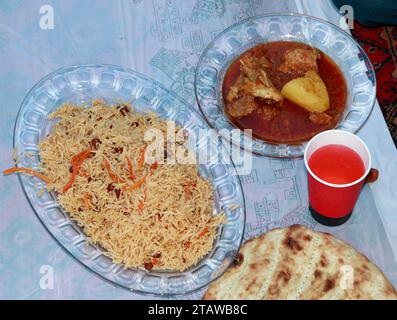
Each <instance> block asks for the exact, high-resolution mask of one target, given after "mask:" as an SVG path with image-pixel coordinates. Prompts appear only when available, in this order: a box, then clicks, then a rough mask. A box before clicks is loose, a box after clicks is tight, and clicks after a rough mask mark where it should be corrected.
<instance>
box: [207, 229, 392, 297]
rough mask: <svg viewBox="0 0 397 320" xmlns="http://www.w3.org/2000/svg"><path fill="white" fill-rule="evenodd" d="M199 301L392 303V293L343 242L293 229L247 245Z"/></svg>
mask: <svg viewBox="0 0 397 320" xmlns="http://www.w3.org/2000/svg"><path fill="white" fill-rule="evenodd" d="M204 299H206V300H225V299H230V300H238V299H247V300H248V299H256V300H259V299H397V293H396V291H395V289H394V288H393V286H392V285H391V284H390V282H389V281H388V280H387V279H386V277H385V276H384V274H383V273H382V271H380V270H379V269H378V268H377V267H376V266H375V265H374V264H373V263H371V262H370V261H369V260H368V259H367V258H366V257H365V256H363V255H362V254H360V253H359V252H357V251H356V250H355V249H353V248H352V247H351V246H349V245H348V244H346V243H344V242H342V241H340V240H338V239H336V238H335V237H333V236H332V235H330V234H327V233H322V232H316V231H313V230H310V229H308V228H306V227H304V226H301V225H293V226H291V227H289V228H285V229H274V230H272V231H270V232H268V233H266V234H263V235H261V236H260V237H258V238H255V239H251V240H249V241H247V242H246V243H245V244H244V245H243V246H242V247H241V249H240V252H239V254H238V255H237V258H236V260H235V264H234V265H233V266H232V267H230V269H229V270H228V271H226V273H225V274H224V275H223V276H222V277H220V278H219V279H218V280H217V281H215V282H214V283H213V284H212V285H211V286H210V287H209V289H208V291H207V292H206V293H205V295H204Z"/></svg>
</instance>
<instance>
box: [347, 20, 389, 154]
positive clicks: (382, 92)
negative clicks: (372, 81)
mask: <svg viewBox="0 0 397 320" xmlns="http://www.w3.org/2000/svg"><path fill="white" fill-rule="evenodd" d="M352 34H353V37H354V38H355V39H356V40H357V41H358V42H359V43H360V44H361V46H362V47H363V49H364V50H365V52H366V53H367V55H368V57H369V59H370V60H371V62H372V64H373V66H374V69H375V72H376V78H377V84H378V86H377V88H378V89H377V97H378V101H379V104H380V107H381V109H382V113H383V116H384V117H385V120H386V123H387V126H388V128H389V130H390V134H391V136H392V138H393V141H394V144H395V146H396V147H397V27H395V26H393V27H392V26H382V27H375V28H373V27H371V28H370V27H365V26H363V25H361V24H360V23H359V22H357V21H356V22H355V24H354V29H353V30H352Z"/></svg>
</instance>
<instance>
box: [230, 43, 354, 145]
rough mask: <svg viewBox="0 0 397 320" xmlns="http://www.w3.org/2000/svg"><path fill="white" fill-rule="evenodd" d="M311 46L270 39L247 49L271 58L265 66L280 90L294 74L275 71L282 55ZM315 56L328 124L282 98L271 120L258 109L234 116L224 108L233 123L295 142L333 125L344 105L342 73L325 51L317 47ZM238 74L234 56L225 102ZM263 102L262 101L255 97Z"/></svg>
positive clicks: (279, 140)
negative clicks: (324, 91) (324, 89)
mask: <svg viewBox="0 0 397 320" xmlns="http://www.w3.org/2000/svg"><path fill="white" fill-rule="evenodd" d="M295 48H310V46H308V45H305V44H302V43H298V42H288V41H277V42H269V43H266V44H261V45H258V46H256V47H254V48H252V49H250V50H248V51H247V52H246V53H244V54H243V55H242V56H240V58H241V57H243V56H244V55H245V54H247V53H251V54H254V55H255V56H256V57H260V56H263V55H264V56H265V57H266V58H267V59H268V60H270V62H271V67H270V68H269V69H268V70H267V72H268V75H269V77H270V80H271V81H272V83H273V85H274V86H275V87H276V89H277V90H279V91H281V89H282V88H283V86H284V85H285V84H286V83H287V82H289V81H290V80H292V79H293V78H294V76H293V75H291V74H288V73H282V72H280V71H278V70H277V69H278V67H279V66H280V65H281V63H282V62H283V56H284V54H285V52H286V51H287V50H289V49H295ZM319 53H320V54H319V58H318V59H317V64H318V69H319V75H320V77H321V78H322V80H323V81H324V83H325V85H326V87H327V90H328V94H329V98H330V105H331V106H330V108H329V109H328V110H327V113H328V114H329V115H331V116H332V117H333V119H332V123H331V124H328V125H319V124H315V123H313V122H312V121H310V119H309V115H310V113H309V112H308V111H307V110H305V109H304V108H302V107H299V106H298V105H296V104H294V103H293V102H290V101H288V100H287V99H284V102H283V104H282V106H281V107H280V110H278V112H277V116H276V117H275V118H274V119H272V120H266V119H264V118H263V117H262V116H261V114H260V111H259V112H258V110H257V111H254V112H253V113H251V114H250V115H248V116H245V117H242V118H233V117H232V116H230V114H229V113H228V112H227V108H225V110H226V113H227V114H228V116H229V118H230V120H231V121H232V123H233V124H234V125H235V126H237V127H238V128H240V129H242V130H243V129H252V134H253V136H254V137H256V138H259V139H262V140H265V141H268V142H273V143H294V142H296V143H297V142H300V141H306V140H309V139H310V138H311V137H313V136H314V135H316V134H317V133H319V132H321V131H324V130H328V129H332V128H334V127H335V126H336V125H337V123H338V122H339V120H340V118H341V116H342V114H343V111H344V109H345V106H346V100H347V86H346V82H345V79H344V76H343V74H342V72H341V70H340V69H339V67H338V66H337V65H336V63H335V62H334V61H333V60H332V59H331V58H330V57H329V56H328V55H326V54H325V53H323V52H321V51H320V50H319ZM239 75H240V59H236V60H235V61H234V62H233V63H232V64H231V66H230V67H229V69H228V71H227V72H226V75H225V77H224V80H223V87H222V94H223V98H224V104H225V105H226V100H225V98H226V96H227V93H228V91H229V88H230V87H231V86H232V85H233V84H234V83H235V81H236V80H237V78H238V77H239ZM256 102H257V103H260V104H266V102H265V101H256Z"/></svg>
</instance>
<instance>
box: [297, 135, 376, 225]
mask: <svg viewBox="0 0 397 320" xmlns="http://www.w3.org/2000/svg"><path fill="white" fill-rule="evenodd" d="M331 144H339V145H343V146H346V147H349V148H350V149H352V150H354V151H355V152H357V154H358V155H359V156H360V157H361V160H362V161H363V163H364V168H365V172H364V174H363V175H362V176H361V177H360V178H359V179H357V180H355V181H353V182H351V183H347V184H334V183H329V182H327V181H324V180H322V179H320V178H319V177H318V176H316V174H314V173H313V171H312V170H311V169H310V166H309V160H310V157H311V156H312V155H313V153H314V152H315V151H316V150H317V149H319V148H321V147H324V146H327V145H331ZM304 161H305V166H306V169H307V171H308V175H307V176H308V191H309V210H310V212H311V214H312V216H313V218H314V219H315V220H316V221H317V222H319V223H321V224H324V225H327V226H338V225H341V224H343V223H345V222H346V221H347V220H348V219H349V218H350V217H351V214H352V211H353V208H354V206H355V204H356V202H357V199H358V196H359V194H360V191H361V189H362V186H363V184H364V182H365V178H366V177H367V176H368V173H369V172H370V170H371V154H370V152H369V150H368V147H367V146H366V144H365V143H364V142H363V141H362V140H361V139H360V138H359V137H358V136H356V135H354V134H352V133H350V132H346V131H342V130H328V131H324V132H321V133H320V134H318V135H316V136H315V137H314V138H312V139H311V140H310V141H309V143H308V144H307V146H306V149H305V154H304Z"/></svg>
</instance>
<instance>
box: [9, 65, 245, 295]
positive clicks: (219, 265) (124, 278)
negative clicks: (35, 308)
mask: <svg viewBox="0 0 397 320" xmlns="http://www.w3.org/2000/svg"><path fill="white" fill-rule="evenodd" d="M93 101H101V102H100V103H102V104H103V106H104V107H106V106H114V107H117V108H120V106H124V104H128V103H130V104H131V105H132V108H133V112H134V113H135V112H136V113H137V114H139V115H144V116H145V117H150V114H154V115H155V116H158V118H159V119H161V121H163V120H164V121H165V120H167V121H172V122H175V124H176V126H177V127H178V128H182V129H183V130H184V132H187V134H186V136H189V135H192V136H196V137H200V138H199V139H195V140H193V141H189V145H188V147H189V149H191V150H193V151H194V154H195V155H196V156H197V155H198V154H201V152H202V150H204V149H205V150H214V151H213V152H212V153H211V155H210V156H207V157H201V158H200V162H199V163H198V164H197V170H198V171H197V172H198V173H199V177H200V178H202V179H204V180H205V181H208V182H209V185H210V186H211V189H210V190H211V191H210V192H211V193H212V194H211V195H210V197H209V198H208V199H211V201H212V204H211V208H213V209H214V210H213V212H212V215H213V216H214V219H217V218H218V216H220V215H223V216H224V219H217V221H221V220H222V223H219V224H218V225H217V226H216V228H215V229H213V231H214V234H213V237H212V238H211V242H212V244H211V245H210V246H209V247H210V249H208V252H206V253H205V255H204V256H200V257H199V258H198V259H197V262H195V263H192V264H190V265H186V268H185V267H180V268H160V267H159V268H156V266H155V265H154V266H153V264H156V263H158V261H159V260H161V259H162V256H161V253H156V254H155V255H154V256H153V260H152V262H153V264H152V263H151V262H149V264H150V267H147V266H148V264H147V262H146V264H145V263H144V261H143V262H142V266H139V265H136V264H135V265H134V263H133V262H132V263H131V261H134V259H133V258H134V256H132V257H131V259H130V260H129V261H130V263H129V264H130V265H128V266H127V267H126V264H125V261H124V260H125V259H123V258H122V257H121V258H120V257H119V258H116V259H115V257H114V256H112V255H111V254H109V250H110V251H111V250H112V248H113V246H112V244H110V245H109V246H107V249H109V248H110V249H109V250H107V249H104V247H106V245H101V243H100V242H98V241H95V239H94V240H93V239H92V238H91V237H89V236H87V234H86V232H85V231H84V228H86V226H85V225H84V222H86V223H87V224H89V225H90V226H92V224H93V222H92V221H93V220H92V219H95V216H94V218H93V217H92V216H89V215H88V216H87V217H88V218H87V219H85V220H84V221H83V223H82V220H81V219H80V220H79V219H77V221H76V218H73V217H75V216H76V214H74V215H73V214H70V213H69V212H68V211H67V210H65V205H61V203H60V202H62V201H60V199H63V202H66V200H65V198H66V194H67V192H69V193H70V192H71V190H69V189H70V188H71V185H73V183H75V184H76V183H78V181H80V180H76V181H77V182H76V181H73V182H71V183H70V185H69V186H68V187H66V186H65V187H64V190H63V191H64V192H65V194H62V191H60V190H62V188H58V189H56V188H53V189H49V190H48V189H47V188H46V184H45V182H44V181H43V180H42V179H39V178H38V177H35V176H30V175H22V174H21V175H19V179H20V182H21V184H22V187H23V190H24V193H25V195H26V197H27V199H28V201H29V203H30V205H31V207H32V209H33V210H34V212H35V213H36V215H37V217H38V218H39V220H40V221H41V222H42V224H43V225H44V226H45V227H46V229H47V230H48V231H49V233H50V234H51V235H52V236H53V237H54V239H55V240H56V241H57V242H58V243H59V244H60V245H61V246H62V247H63V248H65V249H66V250H67V251H68V252H69V253H70V254H71V255H72V256H73V257H75V258H76V259H77V260H78V261H80V262H81V263H82V264H83V265H85V266H86V267H88V268H89V269H90V270H91V271H93V272H95V273H96V274H98V275H99V276H101V277H102V278H104V279H106V280H108V281H110V282H112V283H114V284H116V285H118V286H121V287H123V288H125V289H128V290H131V291H133V292H135V293H139V294H149V295H150V294H151V295H161V296H165V297H167V296H176V295H184V294H188V293H192V292H195V291H197V290H200V289H202V288H204V287H206V286H207V285H208V284H210V283H211V282H212V281H214V280H216V279H217V278H218V277H219V276H220V275H222V274H223V272H224V271H225V270H226V269H227V268H228V267H229V266H230V265H231V263H233V261H234V259H235V255H236V253H237V251H238V249H239V247H240V245H241V242H242V239H243V235H244V226H245V203H244V196H243V192H242V188H241V184H240V180H239V178H238V175H237V171H236V168H235V166H234V165H233V162H232V161H231V160H230V156H229V154H228V151H227V150H226V149H225V148H224V146H223V145H222V142H221V141H220V139H219V138H218V137H217V136H216V133H215V132H212V131H206V130H208V129H209V127H208V125H207V124H206V122H205V121H204V120H203V119H202V117H201V116H200V115H199V114H198V113H197V112H196V111H195V110H194V109H193V108H191V107H190V106H188V105H187V104H186V103H185V102H184V101H183V100H181V99H180V98H179V97H178V96H177V95H175V94H174V93H172V92H170V91H169V90H167V89H166V88H164V87H163V86H162V85H161V84H159V83H157V82H156V81H154V80H151V79H149V78H147V77H146V76H144V75H142V74H139V73H137V72H134V71H131V70H126V69H123V68H120V67H117V66H111V65H80V66H71V67H65V68H61V69H59V70H57V71H55V72H53V73H51V74H49V75H47V76H46V77H45V78H43V79H42V80H40V81H39V82H38V83H37V84H36V85H35V86H34V87H33V88H32V89H31V90H30V92H29V93H28V94H27V96H26V98H25V99H24V101H23V103H22V105H21V108H20V110H19V113H18V116H17V120H16V124H15V131H14V149H15V153H16V155H17V159H18V160H17V167H19V168H28V169H33V170H36V171H42V170H43V169H42V168H43V162H42V160H43V159H42V158H43V157H44V156H43V155H44V154H45V155H46V156H45V157H46V161H47V162H48V161H50V160H51V159H52V160H53V161H55V162H58V163H59V165H60V169H59V170H60V171H62V170H63V169H62V168H66V166H69V165H70V163H69V162H68V161H70V159H58V158H59V155H58V156H57V158H56V159H54V158H51V154H50V153H49V152H48V151H47V152H46V153H41V152H42V149H43V145H40V143H41V142H42V141H45V140H46V139H47V146H46V148H47V149H48V148H50V147H51V143H48V137H49V136H51V134H52V133H53V132H54V130H55V129H54V128H56V124H57V123H59V119H56V118H55V119H49V118H48V117H49V115H50V114H52V113H53V112H54V111H56V110H59V108H60V107H61V106H63V105H65V104H71V105H75V106H83V107H84V108H87V110H88V109H89V108H93V106H95V103H94V104H93ZM132 108H131V109H132ZM115 110H119V109H115ZM123 110H124V111H123ZM125 110H126V109H124V107H123V109H122V110H121V114H122V115H123V116H124V115H125ZM104 112H105V113H106V110H105V111H104ZM127 112H128V111H127ZM116 113H117V111H115V114H116ZM111 116H112V115H111ZM116 116H117V115H116ZM89 118H90V119H91V117H89ZM99 118H100V119H101V120H102V116H101V117H99ZM99 118H98V120H99ZM143 119H144V118H143ZM73 121H75V122H76V125H78V120H76V119H74V120H73ZM87 121H88V120H87ZM139 121H144V120H139ZM84 123H85V122H84ZM134 123H135V122H134ZM69 125H71V124H69ZM109 132H111V128H110V129H109ZM200 132H201V133H202V132H207V133H206V136H211V139H206V138H204V139H202V137H203V136H202V135H201V136H200ZM127 137H128V136H127ZM111 138H112V137H110V138H109V139H111ZM54 141H55V142H56V139H55V140H54ZM58 142H59V144H60V148H62V144H63V142H62V141H58ZM64 142H65V141H64ZM102 142H103V141H99V142H98V140H97V139H92V140H91V141H90V145H91V146H92V148H93V149H95V150H94V152H93V153H92V154H91V156H90V157H91V158H94V159H95V157H96V156H97V157H99V156H101V157H102V156H103V155H102V154H100V152H99V151H97V150H96V149H97V147H98V145H99V144H100V143H102ZM104 144H105V143H104ZM75 147H76V148H77V149H78V146H75ZM94 147H95V148H94ZM40 148H41V149H40ZM68 148H69V149H70V148H71V149H73V148H74V146H70V147H68ZM77 149H76V150H77ZM124 149H125V150H124V151H123V148H121V151H120V148H118V147H116V148H113V150H116V151H115V152H118V153H122V152H124V153H125V152H126V150H127V149H128V147H127V148H124ZM79 150H81V148H80V149H79ZM95 152H96V153H95ZM83 153H84V152H83ZM206 155H208V154H206ZM90 157H88V158H90ZM126 159H127V158H126ZM203 159H204V160H203ZM224 159H229V160H230V161H224ZM75 160H76V159H75ZM78 161H79V160H77V162H78ZM88 161H94V160H93V159H89V160H88ZM122 161H124V160H122ZM122 161H120V166H121V165H123V163H124V162H122ZM134 161H135V160H133V161H132V163H133V165H134V166H137V163H138V162H140V159H137V160H136V161H135V162H134ZM71 163H72V166H70V169H69V172H70V173H71V175H73V171H74V170H77V169H76V168H77V167H76V168H75V167H74V165H75V164H74V162H73V161H72V162H71ZM116 164H117V162H116ZM127 164H128V166H127ZM130 164H131V163H130V161H129V160H128V159H127V162H126V163H125V164H124V165H125V168H126V169H125V170H124V169H123V170H124V171H120V173H118V172H116V173H118V174H119V178H117V179H120V181H118V180H117V179H116V178H115V177H114V175H115V174H114V172H113V171H111V169H110V165H111V166H112V167H113V168H114V165H115V164H114V163H112V164H110V165H109V164H108V163H107V160H106V163H105V165H104V166H100V165H99V167H100V170H99V171H101V170H103V171H104V172H105V173H101V172H99V173H98V170H96V172H97V176H98V177H99V178H93V179H100V178H101V177H103V176H104V175H107V174H108V175H109V176H110V178H111V179H113V181H114V184H112V186H111V184H108V185H107V191H104V192H111V193H112V194H113V191H114V189H115V188H116V189H117V188H118V186H119V182H120V183H121V181H122V182H123V183H124V182H125V181H126V180H128V177H129V176H131V175H133V173H132V172H131V171H129V170H128V169H131V168H132V166H131V167H130ZM160 166H161V165H160ZM96 167H98V165H97V166H96ZM160 168H161V167H160ZM106 169H107V170H108V173H106ZM131 170H132V169H131ZM160 173H161V170H159V169H158V165H157V163H156V164H152V165H151V166H150V169H149V167H148V171H147V173H146V174H145V172H144V171H143V169H142V176H144V177H145V178H148V179H149V178H150V179H152V185H153V179H155V177H156V174H157V175H158V176H160ZM65 174H69V173H65ZM137 174H139V172H138V173H137ZM164 174H165V175H166V173H164ZM164 174H163V175H164ZM121 175H123V176H121ZM175 175H177V173H176V174H175ZM83 176H84V175H82V173H81V172H80V176H79V178H78V179H83V178H82V177H83ZM134 178H135V177H132V178H131V179H132V180H131V182H130V184H129V185H126V186H124V188H125V189H123V190H125V192H129V191H131V197H132V196H134V195H136V194H138V190H140V189H142V188H141V187H142V186H141V184H142V181H143V180H144V179H141V180H142V181H140V180H139V178H138V177H136V180H135V181H134ZM115 179H116V180H115ZM90 180H91V178H90ZM204 180H203V181H204ZM137 181H138V182H137ZM160 181H161V180H160ZM98 183H99V182H98ZM125 184H127V182H125ZM142 185H143V184H142ZM99 188H100V186H99ZM147 188H150V184H149V183H148V187H147ZM189 188H192V186H190V187H189ZM194 188H196V184H195V185H194ZM197 188H198V187H197ZM203 188H204V189H203V190H207V189H205V187H203ZM75 189H76V190H77V191H78V190H79V189H77V187H76V188H75ZM120 189H121V187H120ZM182 190H184V191H185V192H187V194H188V195H189V197H188V198H187V199H188V200H187V201H190V203H191V200H192V195H191V193H192V192H193V191H192V190H191V189H188V190H187V189H186V186H184V189H182ZM57 191H58V192H57ZM77 191H76V192H77ZM80 191H81V190H80ZM80 191H78V192H80ZM91 192H93V190H91ZM146 192H147V191H146V189H145V193H141V195H140V197H141V198H139V199H140V200H139V201H138V200H137V202H136V204H137V205H138V211H139V210H140V211H139V212H145V213H142V216H143V218H142V219H146V218H145V217H150V216H151V211H150V210H149V207H150V203H152V205H153V202H154V203H155V204H156V194H150V195H147V194H146ZM149 192H150V189H149ZM182 192H183V191H182ZM81 193H82V194H83V195H82V197H83V198H84V197H85V193H84V192H81ZM116 196H117V199H119V197H120V195H119V193H117V192H116ZM128 196H130V195H128ZM121 197H122V196H121ZM147 197H148V198H150V197H151V198H152V200H151V202H150V203H149V201H147V202H148V203H149V204H147V205H146V207H145V209H144V206H143V201H144V200H147ZM193 198H194V197H193ZM72 199H73V198H72ZM76 199H77V198H76ZM95 199H96V198H93V196H92V194H90V195H89V197H88V198H87V199H85V198H84V205H87V208H86V209H87V211H89V210H91V209H92V210H94V208H93V204H92V203H93V202H95ZM194 199H195V198H194ZM157 200H158V201H157V202H159V203H161V202H164V200H165V199H160V198H159V199H157ZM69 202H70V201H69ZM126 203H127V202H126ZM133 203H134V202H131V203H129V204H130V205H131V206H132V205H133ZM159 205H160V204H159ZM114 206H115V204H114V203H109V206H108V208H111V207H112V208H114ZM66 207H69V208H72V209H71V210H74V208H75V209H76V212H77V214H78V212H79V211H81V212H82V213H85V211H84V210H85V209H84V207H83V209H80V207H79V208H78V207H75V206H74V203H70V205H69V206H66ZM179 207H180V205H179ZM182 209H183V208H182ZM92 210H91V211H92ZM109 210H110V209H109ZM145 210H146V211H145ZM91 211H90V212H91ZM97 212H98V214H102V215H105V217H106V203H105V205H103V204H102V207H101V208H100V209H98V208H97ZM109 212H110V211H109ZM144 214H145V215H144ZM164 214H165V213H164ZM158 217H159V215H158V214H157V218H158ZM161 217H163V212H161ZM158 220H159V221H162V220H161V219H159V218H158ZM155 221H156V220H155ZM159 223H160V222H159ZM151 225H152V228H157V226H156V223H155V222H154V223H153V222H151ZM170 226H171V225H170ZM108 227H110V228H112V227H114V226H112V225H110V226H109V225H108ZM202 227H203V225H202V226H200V228H202ZM212 227H213V225H212V226H210V227H209V228H203V229H202V231H200V232H198V233H197V241H203V240H202V239H200V238H201V237H204V235H206V233H208V231H209V230H211V228H212ZM192 228H193V227H192ZM86 230H90V229H89V228H88V229H86ZM197 230H201V229H197ZM188 232H189V230H187V229H186V227H185V228H184V229H183V230H182V232H181V234H183V233H185V234H186V233H188ZM131 237H133V235H131ZM135 237H136V236H135ZM191 239H192V238H191ZM143 240H145V239H143ZM191 242H192V241H188V243H187V245H186V243H184V245H185V249H186V250H187V249H189V248H191V247H193V248H194V243H191ZM103 243H105V242H103ZM118 245H119V246H120V245H121V246H122V245H123V243H118ZM178 245H179V244H178ZM170 250H171V249H170ZM201 253H202V252H201ZM167 256H168V257H169V256H170V255H169V252H164V253H163V258H164V257H167ZM175 256H177V253H175ZM164 259H165V258H164ZM184 261H185V260H184ZM192 261H195V260H194V259H193V260H192ZM171 262H172V261H171ZM164 265H165V266H167V265H173V264H172V263H169V264H166V263H165V264H164ZM174 265H175V264H174ZM159 266H161V264H159Z"/></svg>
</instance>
